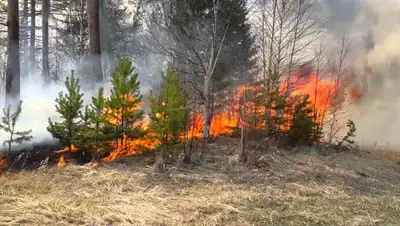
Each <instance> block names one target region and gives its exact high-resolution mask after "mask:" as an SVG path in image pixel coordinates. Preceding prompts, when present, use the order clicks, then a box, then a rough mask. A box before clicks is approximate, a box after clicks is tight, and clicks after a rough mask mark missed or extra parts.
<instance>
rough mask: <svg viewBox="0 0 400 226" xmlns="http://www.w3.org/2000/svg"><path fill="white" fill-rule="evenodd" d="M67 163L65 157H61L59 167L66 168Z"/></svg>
mask: <svg viewBox="0 0 400 226" xmlns="http://www.w3.org/2000/svg"><path fill="white" fill-rule="evenodd" d="M66 165H67V164H66V162H65V160H64V155H61V157H60V159H59V160H58V163H57V167H64V166H66Z"/></svg>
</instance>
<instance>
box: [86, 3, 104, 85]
mask: <svg viewBox="0 0 400 226" xmlns="http://www.w3.org/2000/svg"><path fill="white" fill-rule="evenodd" d="M99 7H100V4H99V0H88V12H89V34H90V53H91V58H92V59H91V62H92V73H93V78H94V81H95V82H97V83H102V82H103V70H102V66H101V51H100V22H99Z"/></svg>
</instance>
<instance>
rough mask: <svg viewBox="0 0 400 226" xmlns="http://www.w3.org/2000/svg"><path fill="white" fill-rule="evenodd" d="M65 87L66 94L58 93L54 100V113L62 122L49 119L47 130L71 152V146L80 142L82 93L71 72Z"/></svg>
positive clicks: (77, 80)
mask: <svg viewBox="0 0 400 226" xmlns="http://www.w3.org/2000/svg"><path fill="white" fill-rule="evenodd" d="M65 86H66V88H67V93H64V92H60V93H59V95H58V98H57V99H56V103H57V104H56V111H57V113H59V114H60V116H61V119H62V121H61V122H52V121H51V119H50V118H49V126H48V127H47V130H48V131H49V132H50V133H51V135H52V136H53V137H54V138H56V139H58V140H59V141H60V142H61V143H62V144H64V145H68V150H69V151H72V145H73V144H76V143H78V142H79V140H80V133H81V129H82V122H81V119H80V114H81V108H82V107H83V93H81V92H80V86H79V79H77V78H75V76H74V73H73V72H72V75H71V77H67V80H66V81H65Z"/></svg>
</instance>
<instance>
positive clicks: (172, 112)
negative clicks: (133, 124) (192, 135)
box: [149, 68, 188, 158]
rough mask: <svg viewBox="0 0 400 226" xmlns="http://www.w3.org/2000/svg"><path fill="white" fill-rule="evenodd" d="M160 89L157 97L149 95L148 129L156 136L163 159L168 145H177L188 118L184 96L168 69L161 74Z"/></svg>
mask: <svg viewBox="0 0 400 226" xmlns="http://www.w3.org/2000/svg"><path fill="white" fill-rule="evenodd" d="M162 79H163V83H162V86H163V87H162V89H161V93H160V94H159V95H158V96H154V95H153V94H151V95H150V97H149V99H150V109H151V112H150V119H151V123H150V129H151V131H153V132H155V134H157V136H158V137H157V139H158V140H159V141H160V145H161V157H162V158H164V157H165V154H166V153H165V152H168V147H169V145H176V144H179V143H180V141H181V137H182V136H183V134H184V132H185V130H186V125H187V122H186V121H187V118H188V110H187V108H186V106H187V105H186V96H185V93H184V91H183V89H182V88H181V85H180V82H179V79H178V76H177V74H176V73H175V72H174V71H173V70H172V69H171V68H169V69H168V71H167V73H162Z"/></svg>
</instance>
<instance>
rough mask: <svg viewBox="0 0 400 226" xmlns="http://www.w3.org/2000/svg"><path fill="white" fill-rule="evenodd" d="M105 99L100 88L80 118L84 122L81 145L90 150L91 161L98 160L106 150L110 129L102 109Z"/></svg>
mask: <svg viewBox="0 0 400 226" xmlns="http://www.w3.org/2000/svg"><path fill="white" fill-rule="evenodd" d="M106 106H107V101H106V99H105V98H104V89H103V88H100V89H99V91H98V94H97V97H92V104H90V105H89V106H86V107H85V113H84V114H81V118H82V120H83V121H84V122H86V123H84V124H85V126H84V128H83V130H82V136H81V139H82V140H81V142H80V143H81V146H82V147H84V148H85V149H87V150H90V151H91V152H92V162H95V161H99V160H100V154H101V153H103V152H105V151H107V148H108V145H107V143H108V141H109V139H110V134H111V133H110V131H108V130H107V128H108V127H107V125H108V124H107V123H108V120H107V117H106V115H105V114H104V112H103V111H104V109H105V108H106Z"/></svg>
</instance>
